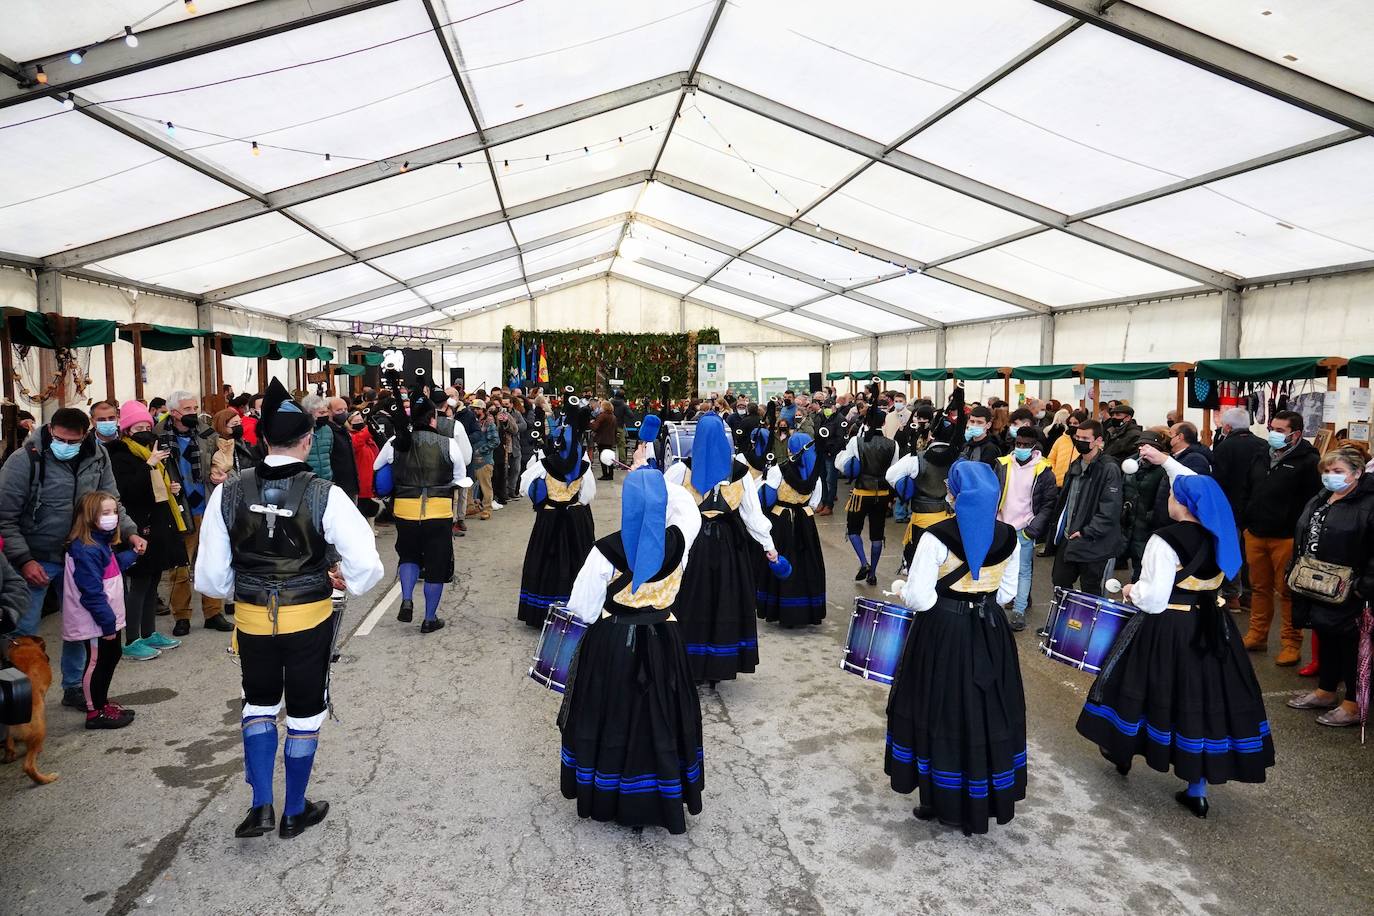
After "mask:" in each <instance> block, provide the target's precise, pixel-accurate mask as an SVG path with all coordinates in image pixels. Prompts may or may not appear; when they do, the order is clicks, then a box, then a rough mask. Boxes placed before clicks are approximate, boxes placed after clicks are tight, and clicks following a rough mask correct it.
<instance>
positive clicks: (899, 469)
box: [883, 455, 921, 487]
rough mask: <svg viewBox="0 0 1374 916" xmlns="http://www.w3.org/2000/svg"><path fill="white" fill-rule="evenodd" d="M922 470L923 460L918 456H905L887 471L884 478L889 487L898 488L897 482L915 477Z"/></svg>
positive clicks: (893, 463)
mask: <svg viewBox="0 0 1374 916" xmlns="http://www.w3.org/2000/svg"><path fill="white" fill-rule="evenodd" d="M920 470H921V459H920V458H919V457H918V456H916V455H903V456H902V457H901V458H898V459H897V460H896V461H894V462H892V466H891V467H889V468H888V469H887V473H886V474H885V475H883V476H885V477H886V478H887V482H888V485H889V486H893V487H895V486H897V481H899V480H901V479H902V478H903V477H915V476H916V475H917V474H918V473H919V472H920Z"/></svg>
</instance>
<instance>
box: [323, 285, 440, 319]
mask: <svg viewBox="0 0 1374 916" xmlns="http://www.w3.org/2000/svg"><path fill="white" fill-rule="evenodd" d="M424 304H425V302H424V300H423V299H421V298H420V297H419V296H417V295H415V294H414V293H413V292H411V291H410V290H408V289H403V290H401V291H400V292H395V293H391V294H390V295H386V296H382V297H381V298H380V299H373V300H371V301H369V302H364V303H362V304H360V305H354V306H350V307H348V308H346V309H341V310H339V311H337V312H330V313H329V314H328V315H321V316H320V317H321V318H328V319H329V320H330V321H385V320H386V319H387V318H388V317H389V316H391V315H397V314H400V313H401V312H409V311H412V310H414V309H417V308H422V307H423V306H424Z"/></svg>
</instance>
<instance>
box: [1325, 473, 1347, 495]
mask: <svg viewBox="0 0 1374 916" xmlns="http://www.w3.org/2000/svg"><path fill="white" fill-rule="evenodd" d="M1349 485H1350V481H1348V480H1346V479H1345V475H1344V474H1340V473H1337V472H1336V471H1327V472H1326V473H1325V474H1323V475H1322V486H1324V487H1326V488H1327V489H1328V490H1330V491H1331V492H1332V493H1337V492H1339V491H1341V490H1344V489H1345V488H1346V487H1347V486H1349Z"/></svg>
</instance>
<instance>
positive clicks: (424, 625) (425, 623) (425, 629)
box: [420, 617, 444, 633]
mask: <svg viewBox="0 0 1374 916" xmlns="http://www.w3.org/2000/svg"><path fill="white" fill-rule="evenodd" d="M443 628H444V622H443V621H442V620H440V619H439V618H438V617H435V618H433V619H430V620H422V621H421V622H420V632H421V633H433V632H434V631H435V630H442V629H443Z"/></svg>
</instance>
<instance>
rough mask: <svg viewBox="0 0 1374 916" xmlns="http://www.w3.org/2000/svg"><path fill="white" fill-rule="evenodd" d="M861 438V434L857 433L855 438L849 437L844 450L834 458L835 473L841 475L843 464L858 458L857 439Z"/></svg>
mask: <svg viewBox="0 0 1374 916" xmlns="http://www.w3.org/2000/svg"><path fill="white" fill-rule="evenodd" d="M862 436H863V433H859V434H858V435H857V436H851V437H850V438H849V442H848V443H847V444H846V445H845V447H844V450H843V451H841V452H840V453H839V454H838V455H836V456H835V469H836V470H837V471H840V472H841V473H843V472H844V466H845V463H846V462H848V461H849V459H850V458H858V457H859V439H860V437H862Z"/></svg>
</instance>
